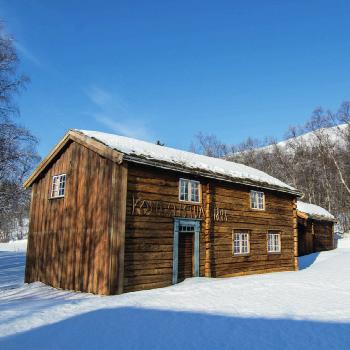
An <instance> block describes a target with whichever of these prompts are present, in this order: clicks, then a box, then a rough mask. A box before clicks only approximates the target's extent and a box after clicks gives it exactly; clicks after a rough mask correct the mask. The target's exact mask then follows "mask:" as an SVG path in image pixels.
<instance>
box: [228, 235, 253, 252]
mask: <svg viewBox="0 0 350 350" xmlns="http://www.w3.org/2000/svg"><path fill="white" fill-rule="evenodd" d="M249 251H250V244H249V232H247V231H245V232H233V234H232V253H233V255H240V254H249Z"/></svg>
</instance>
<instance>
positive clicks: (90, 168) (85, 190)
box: [25, 142, 127, 294]
mask: <svg viewBox="0 0 350 350" xmlns="http://www.w3.org/2000/svg"><path fill="white" fill-rule="evenodd" d="M62 173H65V174H66V175H67V176H66V179H67V180H66V181H67V182H66V189H65V196H64V197H63V198H55V199H50V188H51V184H52V176H53V175H57V174H62ZM126 177H127V167H126V166H125V165H118V164H116V163H115V162H113V161H111V160H109V159H107V158H104V157H103V156H101V155H99V154H97V153H96V152H94V151H91V150H90V149H88V148H87V147H84V146H82V145H80V144H78V143H76V142H69V143H68V144H67V145H66V146H65V147H64V148H63V149H62V151H61V152H60V153H59V154H58V155H57V156H56V158H55V159H54V161H53V162H52V163H51V164H50V166H49V167H48V168H47V169H46V170H45V172H44V173H42V174H41V175H40V177H38V178H37V179H36V181H35V182H34V183H33V185H32V203H31V213H30V228H29V242H28V252H27V262H26V274H25V281H26V282H33V281H42V282H44V283H46V284H49V285H52V286H53V287H58V288H63V289H70V290H78V291H84V292H91V293H98V294H110V293H116V292H118V291H119V292H120V290H118V288H119V287H118V281H116V279H118V276H119V274H120V273H118V272H117V273H111V260H112V259H111V257H112V256H113V268H114V269H116V270H117V271H119V270H118V269H120V266H119V259H120V256H122V252H123V249H121V248H120V247H119V244H122V245H123V236H124V227H125V225H124V223H123V215H124V220H125V196H126ZM123 186H124V187H123ZM123 191H124V194H123ZM111 193H115V194H116V195H117V197H118V198H115V196H112V195H111ZM119 198H121V199H122V198H124V202H123V203H121V202H120V200H119ZM112 208H113V209H112ZM113 215H114V216H115V217H117V218H118V220H117V221H118V222H117V223H116V224H114V226H113V225H111V221H115V220H113V217H112V216H113ZM120 223H121V225H120ZM119 236H121V237H119ZM121 266H122V265H121Z"/></svg>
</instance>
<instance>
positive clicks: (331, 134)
mask: <svg viewBox="0 0 350 350" xmlns="http://www.w3.org/2000/svg"><path fill="white" fill-rule="evenodd" d="M347 127H348V124H340V125H336V126H333V127H330V128H323V129H319V130H317V131H316V132H308V133H306V134H303V135H300V136H297V137H295V138H291V139H287V140H285V141H281V142H278V143H277V144H276V145H277V146H278V147H280V148H286V147H287V146H288V145H289V144H290V143H291V142H293V143H298V142H305V143H307V144H308V145H312V144H314V143H315V142H316V141H317V136H316V133H320V134H322V135H323V136H325V137H327V139H328V140H329V141H330V142H331V143H335V144H338V145H339V146H341V142H344V141H342V140H341V139H340V138H339V132H344V131H345V129H346V128H347ZM274 146H275V145H270V146H266V147H262V148H260V150H269V149H273V147H274Z"/></svg>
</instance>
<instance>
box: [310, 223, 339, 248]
mask: <svg viewBox="0 0 350 350" xmlns="http://www.w3.org/2000/svg"><path fill="white" fill-rule="evenodd" d="M312 221H313V225H314V236H315V238H314V249H315V252H321V251H324V250H331V249H334V234H333V225H334V224H333V222H330V221H320V220H312Z"/></svg>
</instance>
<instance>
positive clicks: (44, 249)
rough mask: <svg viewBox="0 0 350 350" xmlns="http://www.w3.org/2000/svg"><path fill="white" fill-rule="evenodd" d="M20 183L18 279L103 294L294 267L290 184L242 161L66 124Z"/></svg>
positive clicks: (293, 195)
mask: <svg viewBox="0 0 350 350" xmlns="http://www.w3.org/2000/svg"><path fill="white" fill-rule="evenodd" d="M24 186H25V187H26V188H31V189H32V199H31V208H30V224H29V240H28V251H27V260H26V271H25V281H26V282H28V283H30V282H34V281H41V282H43V283H46V284H48V285H51V286H53V287H56V288H62V289H69V290H76V291H83V292H91V293H96V294H106V295H110V294H120V293H123V292H130V291H137V290H142V289H150V288H159V287H165V286H169V285H171V284H175V283H178V282H181V281H183V280H184V279H185V278H188V277H197V276H206V277H228V276H239V275H245V274H254V273H267V272H275V271H292V270H297V268H298V262H297V248H298V244H297V210H296V203H297V198H298V197H299V196H300V192H299V191H298V190H296V189H295V188H293V187H291V186H289V185H287V184H285V183H283V182H282V181H280V180H278V179H276V178H274V177H272V176H269V175H268V174H266V173H264V172H261V171H259V170H256V169H253V168H250V167H247V166H245V165H242V164H238V163H233V162H229V161H225V160H223V159H217V158H211V157H207V156H203V155H198V154H194V153H190V152H185V151H181V150H176V149H173V148H169V147H165V146H160V145H156V144H152V143H148V142H144V141H140V140H135V139H131V138H127V137H123V136H118V135H113V134H106V133H102V132H97V131H84V130H70V131H69V132H68V133H67V134H66V135H65V136H64V137H63V139H62V140H61V141H60V142H59V143H58V144H57V145H56V147H55V148H54V149H53V150H52V151H51V153H50V154H49V155H48V156H47V157H46V158H45V159H43V161H42V162H41V163H40V164H39V166H38V167H37V168H36V170H35V171H34V172H33V174H32V175H31V176H30V177H29V178H28V179H27V181H26V182H25V184H24Z"/></svg>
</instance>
